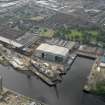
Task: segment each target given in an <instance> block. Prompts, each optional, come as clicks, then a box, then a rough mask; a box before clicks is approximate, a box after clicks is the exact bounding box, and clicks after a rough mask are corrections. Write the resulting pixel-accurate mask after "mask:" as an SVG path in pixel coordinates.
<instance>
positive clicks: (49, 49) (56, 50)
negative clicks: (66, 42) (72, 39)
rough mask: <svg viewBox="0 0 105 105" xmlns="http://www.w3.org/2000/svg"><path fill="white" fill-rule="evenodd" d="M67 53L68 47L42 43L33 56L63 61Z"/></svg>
mask: <svg viewBox="0 0 105 105" xmlns="http://www.w3.org/2000/svg"><path fill="white" fill-rule="evenodd" d="M68 55H69V49H67V48H65V47H60V46H57V45H50V44H47V43H42V44H40V46H38V47H37V49H36V51H35V55H34V56H35V57H39V58H41V59H44V60H49V61H53V62H58V63H64V62H65V60H66V59H67V57H68Z"/></svg>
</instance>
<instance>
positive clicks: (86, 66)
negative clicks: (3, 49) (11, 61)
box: [0, 57, 105, 105]
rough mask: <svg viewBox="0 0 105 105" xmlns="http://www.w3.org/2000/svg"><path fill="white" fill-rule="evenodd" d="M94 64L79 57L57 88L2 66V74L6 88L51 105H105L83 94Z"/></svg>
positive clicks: (0, 70)
mask: <svg viewBox="0 0 105 105" xmlns="http://www.w3.org/2000/svg"><path fill="white" fill-rule="evenodd" d="M92 64H93V60H89V59H84V58H79V57H78V58H77V59H76V61H75V62H74V64H73V66H72V68H71V70H70V71H69V72H68V73H67V75H65V76H64V77H63V81H62V83H60V84H58V85H57V87H56V88H54V87H49V86H48V85H46V84H45V83H43V82H42V81H41V80H40V79H38V78H37V77H32V78H31V79H28V78H27V76H26V75H24V74H21V73H19V72H16V71H15V70H13V69H11V68H9V69H8V68H7V67H3V66H0V74H2V76H3V83H4V86H5V87H7V88H9V89H13V90H15V91H17V92H20V93H21V94H24V95H26V96H30V97H32V98H37V99H40V100H42V101H43V102H46V103H48V104H49V105H105V103H104V102H102V101H101V100H99V99H98V98H97V97H95V96H92V95H89V94H85V93H83V92H82V88H83V86H84V84H85V82H86V77H87V76H88V74H89V72H90V69H91V66H92Z"/></svg>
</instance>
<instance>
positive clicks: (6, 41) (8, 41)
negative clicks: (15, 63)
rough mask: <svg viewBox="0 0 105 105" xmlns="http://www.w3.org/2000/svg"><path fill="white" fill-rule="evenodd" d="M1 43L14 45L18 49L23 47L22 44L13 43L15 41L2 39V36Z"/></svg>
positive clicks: (0, 37)
mask: <svg viewBox="0 0 105 105" xmlns="http://www.w3.org/2000/svg"><path fill="white" fill-rule="evenodd" d="M0 41H2V42H5V43H7V44H10V45H13V46H15V47H17V48H19V47H22V46H23V45H22V44H20V43H17V42H15V41H13V40H10V39H7V38H4V37H2V36H0Z"/></svg>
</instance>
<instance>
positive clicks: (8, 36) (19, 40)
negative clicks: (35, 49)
mask: <svg viewBox="0 0 105 105" xmlns="http://www.w3.org/2000/svg"><path fill="white" fill-rule="evenodd" d="M38 39H39V36H38V35H36V34H32V33H28V32H27V33H23V32H20V31H17V30H15V29H11V28H9V27H5V26H0V42H2V43H4V44H6V45H12V46H13V47H15V48H21V47H28V46H30V45H31V44H32V43H33V42H35V41H36V40H38Z"/></svg>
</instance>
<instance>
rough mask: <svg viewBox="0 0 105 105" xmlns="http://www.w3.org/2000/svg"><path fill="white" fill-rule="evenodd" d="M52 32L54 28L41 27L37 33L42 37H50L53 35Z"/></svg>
mask: <svg viewBox="0 0 105 105" xmlns="http://www.w3.org/2000/svg"><path fill="white" fill-rule="evenodd" d="M54 33H55V32H54V30H53V29H49V28H41V29H40V30H39V34H40V36H42V37H48V38H51V37H53V35H54Z"/></svg>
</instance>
